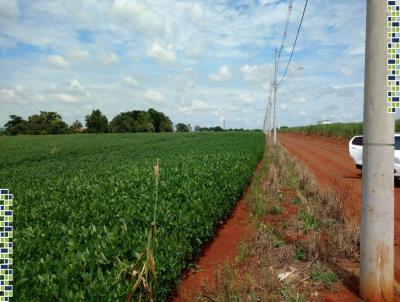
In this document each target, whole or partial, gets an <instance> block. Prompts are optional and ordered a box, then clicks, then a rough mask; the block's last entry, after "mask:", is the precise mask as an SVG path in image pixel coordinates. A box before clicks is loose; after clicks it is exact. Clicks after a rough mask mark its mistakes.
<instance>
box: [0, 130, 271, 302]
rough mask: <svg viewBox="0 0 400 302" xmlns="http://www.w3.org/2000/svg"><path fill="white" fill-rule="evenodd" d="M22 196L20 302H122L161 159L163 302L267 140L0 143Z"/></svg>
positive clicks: (163, 137)
mask: <svg viewBox="0 0 400 302" xmlns="http://www.w3.org/2000/svg"><path fill="white" fill-rule="evenodd" d="M0 150H1V153H0V186H1V187H5V188H9V189H10V192H11V193H13V194H14V196H15V197H14V198H15V205H14V221H15V222H14V246H15V248H14V265H13V266H14V280H15V281H14V297H15V300H16V301H123V300H124V299H126V296H127V293H128V292H129V289H130V287H129V281H130V280H129V275H128V274H127V268H129V267H130V266H131V265H132V264H133V263H134V262H135V260H136V253H138V252H141V251H142V250H143V248H144V246H145V245H146V230H147V229H148V228H149V226H150V223H151V221H152V218H153V204H154V194H155V188H154V186H155V185H154V177H153V164H154V162H155V160H156V159H159V165H160V185H159V203H158V206H157V234H156V237H157V241H156V244H155V248H154V255H155V262H156V270H157V274H158V291H157V297H158V301H166V300H167V297H168V296H169V294H170V292H171V289H172V288H173V287H174V286H175V284H176V282H177V281H178V280H179V278H180V276H181V273H182V271H183V270H184V269H185V268H186V267H187V266H188V264H189V263H190V262H191V261H193V259H194V258H195V257H196V256H197V255H198V254H199V252H200V250H201V247H202V245H203V243H204V242H205V241H206V240H208V239H209V238H210V237H212V236H213V234H214V232H215V228H216V226H217V225H218V223H219V222H220V221H221V220H223V219H224V218H226V217H227V216H228V215H229V213H230V211H231V210H232V208H233V207H234V205H235V202H236V200H237V198H238V196H240V194H242V192H243V190H244V188H245V186H246V185H247V184H248V183H249V181H250V179H251V176H252V173H253V170H254V168H255V166H256V164H257V163H258V161H259V160H260V159H261V157H262V154H263V150H264V139H263V134H262V133H252V132H250V133H201V134H172V133H171V134H101V135H73V136H72V135H71V136H62V135H61V136H36V137H30V136H20V137H1V138H0Z"/></svg>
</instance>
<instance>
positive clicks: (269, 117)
mask: <svg viewBox="0 0 400 302" xmlns="http://www.w3.org/2000/svg"><path fill="white" fill-rule="evenodd" d="M271 119H272V82H269V98H268V136H269V137H271V128H272V126H271Z"/></svg>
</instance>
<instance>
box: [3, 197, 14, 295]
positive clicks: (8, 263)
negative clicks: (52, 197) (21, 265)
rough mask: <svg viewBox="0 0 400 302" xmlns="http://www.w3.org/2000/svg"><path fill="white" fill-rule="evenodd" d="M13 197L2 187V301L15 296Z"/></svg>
mask: <svg viewBox="0 0 400 302" xmlns="http://www.w3.org/2000/svg"><path fill="white" fill-rule="evenodd" d="M13 198H14V196H13V195H12V194H9V191H8V189H0V302H1V301H10V299H11V297H12V296H13V286H12V282H13V270H12V268H11V267H12V264H13V259H12V254H13V243H12V238H13V226H12V222H13V211H12V206H13Z"/></svg>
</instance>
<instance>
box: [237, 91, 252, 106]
mask: <svg viewBox="0 0 400 302" xmlns="http://www.w3.org/2000/svg"><path fill="white" fill-rule="evenodd" d="M239 100H240V101H241V102H242V103H244V104H254V102H255V99H254V98H253V97H252V96H251V95H249V94H247V93H241V94H240V95H239Z"/></svg>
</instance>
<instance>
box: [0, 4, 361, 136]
mask: <svg viewBox="0 0 400 302" xmlns="http://www.w3.org/2000/svg"><path fill="white" fill-rule="evenodd" d="M304 2H305V0H295V1H294V6H293V11H292V18H291V23H290V25H289V32H288V37H287V40H286V46H285V48H284V50H283V53H282V58H281V64H280V71H281V73H282V72H283V70H284V67H285V64H286V62H287V60H288V56H289V54H290V50H291V45H292V43H293V41H294V37H295V33H296V30H297V26H298V24H299V21H300V17H301V12H302V9H303V6H304ZM287 5H288V1H277V0H238V1H234V0H199V1H189V0H186V1H180V0H152V1H144V0H86V1H84V0H65V1H58V0H50V1H47V0H35V1H30V0H23V1H22V0H21V1H15V0H0V125H3V124H4V123H5V122H6V121H7V120H8V116H9V115H10V114H18V115H21V116H23V117H24V118H26V117H27V116H28V115H31V114H33V113H37V112H38V111H40V110H42V111H57V112H59V113H60V114H61V115H62V116H63V118H64V120H65V121H66V122H68V123H70V122H72V121H74V120H76V119H79V120H81V121H84V117H85V115H86V114H88V113H90V112H91V110H92V109H97V108H99V109H100V110H102V112H103V113H104V114H106V115H107V117H108V118H109V119H111V118H112V117H113V116H115V115H116V114H118V113H119V112H122V111H128V110H134V109H146V110H147V109H148V108H150V107H153V108H155V109H157V110H160V111H163V112H165V113H166V114H167V115H168V116H170V117H171V119H172V120H173V121H174V122H175V123H178V122H184V123H190V124H191V125H204V126H212V125H220V124H221V123H222V120H225V121H226V126H227V127H240V128H241V127H244V128H256V127H257V128H261V126H262V122H263V113H264V110H265V102H266V100H267V96H268V94H269V92H268V88H269V81H270V80H271V79H272V72H273V62H274V51H275V48H276V47H278V46H279V44H280V42H281V37H282V31H283V27H284V23H285V19H286V14H287ZM364 39H365V1H348V0H337V1H326V0H313V1H310V2H309V5H308V10H307V13H306V16H305V20H304V23H303V29H302V32H301V34H300V37H299V40H298V44H297V48H296V51H295V55H294V57H293V61H292V64H291V68H290V70H289V74H292V72H293V71H294V70H296V69H297V68H299V67H300V66H302V67H304V69H302V70H301V71H297V72H295V73H293V74H292V75H291V76H290V77H289V79H288V81H287V82H285V84H284V86H282V87H281V89H280V91H279V98H278V109H279V110H278V111H279V124H280V125H289V126H293V125H304V124H310V123H316V122H317V121H318V120H322V119H330V120H332V121H337V122H339V121H359V120H361V119H362V104H363V78H364V76H363V72H364Z"/></svg>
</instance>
